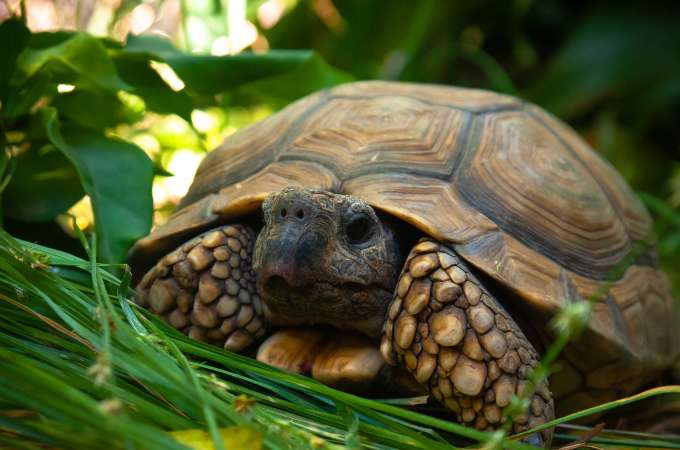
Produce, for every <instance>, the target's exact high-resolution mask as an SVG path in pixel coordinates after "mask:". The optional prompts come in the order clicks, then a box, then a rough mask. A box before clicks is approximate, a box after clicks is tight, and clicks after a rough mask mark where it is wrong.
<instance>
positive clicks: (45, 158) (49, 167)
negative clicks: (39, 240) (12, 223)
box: [3, 145, 85, 222]
mask: <svg viewBox="0 0 680 450" xmlns="http://www.w3.org/2000/svg"><path fill="white" fill-rule="evenodd" d="M16 163H17V167H16V170H15V171H14V175H13V176H12V179H11V181H10V182H9V184H8V185H7V189H6V190H5V192H4V193H3V211H4V214H6V215H7V216H8V217H11V218H12V219H16V220H23V221H27V222H46V221H49V220H52V219H54V218H55V217H56V216H57V215H58V214H61V213H63V212H65V211H66V210H68V209H69V208H70V207H71V206H72V205H73V204H74V203H75V202H77V201H78V200H79V199H80V198H81V197H82V196H83V195H84V194H85V192H84V191H83V188H82V186H81V185H80V179H79V178H78V172H77V171H76V170H75V168H74V167H73V164H71V162H70V161H69V160H68V159H67V158H66V157H65V156H64V154H63V153H62V152H60V151H59V150H57V149H56V148H55V147H53V146H51V145H46V146H44V147H43V148H41V149H31V150H30V151H28V152H26V153H22V154H21V155H19V156H17V158H16Z"/></svg>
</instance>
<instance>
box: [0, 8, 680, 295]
mask: <svg viewBox="0 0 680 450" xmlns="http://www.w3.org/2000/svg"><path fill="white" fill-rule="evenodd" d="M11 16H20V17H21V20H22V21H23V22H24V23H25V24H26V26H27V27H28V28H29V29H30V30H31V31H32V32H33V33H34V34H32V35H31V37H30V38H27V40H26V42H27V44H26V43H24V44H21V42H23V41H22V40H21V39H19V38H18V37H17V36H18V34H17V33H18V32H17V31H16V30H14V31H12V30H9V27H6V33H5V34H4V35H2V33H0V35H2V36H0V45H2V49H1V50H2V51H3V52H5V53H4V55H5V56H3V61H5V62H4V63H0V64H3V65H0V80H2V76H3V70H4V76H6V78H7V80H8V81H7V83H5V90H6V91H7V92H6V96H5V98H4V99H3V97H2V96H1V95H0V99H3V101H2V107H0V108H4V114H5V118H4V119H3V120H2V121H0V124H2V123H3V122H4V124H3V125H2V127H3V128H4V132H5V137H4V141H3V142H0V144H3V145H5V147H6V149H7V151H6V155H9V156H11V157H10V158H6V160H7V161H5V163H3V164H4V166H7V167H9V166H10V165H12V164H10V163H9V162H8V161H11V160H14V164H13V165H14V169H13V175H12V177H11V178H10V177H9V176H6V177H5V178H6V180H7V186H6V189H5V191H4V193H3V218H4V226H5V227H6V228H7V229H8V230H9V231H10V232H12V233H14V234H15V235H17V236H19V237H24V238H28V239H32V240H37V241H39V242H43V243H46V244H49V245H52V246H56V247H58V248H65V249H69V250H71V251H74V252H78V251H79V250H78V247H79V244H78V243H77V241H75V240H74V239H73V238H72V237H70V236H69V233H71V234H72V230H71V227H72V224H71V220H70V219H69V216H67V215H64V213H67V212H68V213H70V214H73V215H75V216H76V217H77V218H78V223H79V225H80V226H81V227H83V228H87V227H91V226H92V224H93V223H94V220H95V219H94V218H93V216H92V209H93V203H96V201H91V200H92V196H93V195H94V196H95V197H97V198H100V200H99V201H100V202H103V200H101V198H106V197H98V195H99V194H100V193H102V192H104V194H106V189H104V188H101V186H99V187H98V186H97V180H99V179H102V178H98V177H106V176H107V175H101V173H105V171H102V170H99V171H97V170H95V168H93V167H91V166H90V167H89V169H87V170H90V169H92V170H90V172H88V171H87V170H86V169H85V167H86V163H85V162H84V160H83V159H82V155H83V154H82V152H81V153H78V151H80V150H82V149H85V148H92V145H95V144H96V145H95V146H97V145H99V146H102V147H106V148H109V147H107V145H109V144H111V145H113V147H115V148H116V149H117V148H118V147H116V146H120V145H122V144H123V143H125V144H130V145H131V146H132V147H126V148H127V149H128V150H130V151H131V150H132V148H137V147H139V148H141V149H142V150H143V151H144V153H146V155H147V156H148V157H149V159H150V160H151V161H152V164H151V165H150V167H152V169H149V170H153V180H154V181H153V205H154V210H155V214H154V217H153V222H154V223H156V224H157V223H161V222H162V221H163V220H165V218H166V217H167V214H168V212H169V211H171V210H172V208H173V207H174V205H175V204H176V203H177V201H178V200H179V199H180V198H181V197H182V196H183V195H184V193H185V192H186V189H187V188H188V186H189V184H190V182H191V179H192V176H193V172H194V170H195V168H196V166H197V165H198V163H199V162H200V160H201V158H202V157H203V156H204V155H205V153H206V152H207V151H209V150H210V149H211V148H213V147H215V146H216V145H218V144H219V143H220V142H221V140H222V139H223V138H224V137H226V136H228V135H229V134H231V133H233V132H234V131H236V130H237V129H238V128H240V127H242V126H244V125H247V124H249V123H251V122H253V121H255V120H258V119H260V118H262V117H265V116H266V115H268V114H270V113H271V112H273V111H275V110H276V109H278V108H280V107H282V106H283V105H284V104H286V103H287V102H289V101H292V100H294V99H295V98H298V97H300V96H302V95H305V94H307V93H309V92H312V91H314V90H316V89H318V88H322V87H325V86H329V85H332V84H336V83H339V82H342V81H347V80H349V79H351V78H354V79H389V80H405V81H418V82H430V83H443V84H453V85H460V86H471V87H479V88H485V89H491V90H494V91H498V92H504V93H509V94H513V95H517V96H519V97H521V98H524V99H527V100H529V101H532V102H535V103H537V104H538V105H540V106H542V107H544V108H546V109H547V110H549V111H551V112H553V113H554V114H556V115H558V116H559V117H561V118H562V119H564V120H566V121H567V122H568V123H569V124H571V125H572V126H574V127H575V128H576V129H577V130H578V131H579V132H580V133H581V134H582V136H584V137H585V138H586V139H587V140H588V141H589V142H590V143H591V145H592V146H593V147H594V148H596V149H597V150H598V151H599V152H601V154H602V155H603V156H604V157H605V158H607V159H608V160H609V161H611V162H612V164H613V165H614V166H615V167H617V168H618V170H619V171H620V172H621V173H622V174H623V175H624V177H625V178H626V179H627V180H628V181H629V182H630V183H631V185H632V186H633V187H634V188H635V190H636V191H637V192H638V193H639V194H640V195H641V196H642V198H643V200H644V201H645V203H646V204H647V206H648V208H649V209H650V210H651V211H652V213H653V215H654V217H655V220H656V230H657V234H658V239H659V251H660V254H661V257H662V260H663V263H664V266H665V267H666V269H667V272H668V273H669V274H670V275H671V277H672V278H673V279H674V282H675V286H676V288H677V287H680V274H678V270H677V269H676V266H677V264H678V263H680V4H678V2H654V3H651V2H648V1H645V2H643V1H625V2H623V1H595V2H569V1H556V0H546V1H540V2H539V1H531V0H510V1H479V0H478V1H472V0H459V1H430V0H419V1H413V0H410V1H368V0H266V1H261V0H260V1H254V0H198V1H189V0H183V1H182V0H151V1H144V2H139V1H129V0H105V1H104V0H101V1H66V0H62V1H58V0H31V1H25V2H18V1H16V0H2V1H0V20H5V19H8V18H10V17H11ZM8 30H9V31H8ZM57 30H62V31H63V30H69V31H70V32H85V33H87V34H86V35H85V36H97V37H99V39H97V40H92V41H87V39H81V41H82V42H80V43H78V45H76V44H74V38H73V36H76V35H78V34H73V33H70V34H64V33H61V34H59V33H58V34H54V33H44V32H54V31H57ZM59 36H61V37H59ZM78 36H80V35H78ZM160 37H164V38H166V39H169V40H170V41H171V42H172V43H173V44H174V46H175V47H176V49H173V48H171V47H169V46H167V44H166V43H165V41H163V40H161V39H160ZM20 41H21V42H20ZM86 41H87V42H86ZM93 42H96V44H95V43H93ZM121 43H124V44H121ZM22 45H23V47H22ZM67 47H68V48H67ZM81 47H82V48H81ZM95 47H96V49H95ZM13 48H15V49H16V50H17V52H21V51H23V52H24V53H23V54H21V53H20V54H19V57H18V58H16V61H17V64H16V65H17V67H16V70H14V72H12V70H13V69H7V67H8V63H7V57H6V55H8V54H12V49H13ZM56 48H59V50H58V51H57V50H55V49H56ZM69 49H71V50H69ZM73 49H75V50H73ZM88 49H89V50H88ZM93 49H95V50H97V49H98V50H97V51H98V52H99V53H97V54H100V56H101V58H102V61H101V64H99V65H98V63H97V64H95V63H93V61H95V60H97V58H98V57H94V56H92V55H93V54H92V53H88V52H91V51H93ZM284 49H292V50H309V49H311V50H314V51H315V52H316V54H318V56H320V58H319V57H318V56H317V55H316V54H309V53H304V52H302V53H296V52H281V51H280V50H284ZM26 52H28V56H26ZM59 52H62V53H59ZM68 52H71V53H68ZM78 52H80V53H78ZM83 52H84V53H83ZM251 52H252V53H251ZM95 53H96V52H95ZM55 55H56V56H55ZM69 55H70V56H69ZM74 55H75V56H74ZM78 55H80V56H78ZM82 55H86V56H82ZM201 55H205V56H201ZM0 56H2V55H0ZM106 58H109V59H110V60H111V61H112V62H113V64H112V65H111V63H110V62H106V61H104V59H106ZM57 59H58V60H59V61H58V62H57V63H54V61H53V60H57ZM36 61H38V62H36ZM45 61H48V62H47V63H45ZM50 61H52V62H50ZM31 64H33V65H31ZM40 64H42V65H40ZM107 64H108V65H107ZM140 64H141V65H140ZM34 66H35V70H33V71H32V72H31V70H32V69H31V67H34ZM38 66H39V67H38ZM109 66H111V67H109ZM55 67H56V68H55ZM95 67H98V68H99V69H101V70H99V72H97V73H95V74H92V73H88V72H89V71H90V70H91V69H93V68H95ZM102 68H103V69H102ZM149 68H151V69H153V70H150V69H149ZM109 72H110V73H109ZM107 76H108V77H109V78H111V79H110V80H109V81H111V80H112V79H113V78H112V77H114V76H115V77H116V79H118V77H120V80H122V81H121V83H118V82H117V81H116V82H114V81H115V80H114V81H111V82H107V83H102V82H96V81H97V80H99V81H101V80H102V79H104V78H106V77H107ZM159 77H160V79H162V80H163V82H164V84H162V83H161V82H160V81H159ZM95 78H96V80H95ZM40 83H43V84H44V85H45V86H51V88H50V89H48V88H45V89H43V90H42V91H41V92H39V93H37V94H35V95H33V96H32V97H31V102H30V104H28V103H27V104H26V105H24V107H23V109H22V108H20V107H19V106H16V107H15V108H10V107H11V106H13V105H15V104H18V103H19V102H17V100H16V99H14V100H12V92H23V91H21V89H23V88H22V86H23V87H24V88H25V87H26V86H30V87H31V89H35V86H38V85H41V84H40ZM117 83H118V84H117ZM0 88H2V83H0ZM0 91H1V89H0ZM22 95H24V94H22ZM25 97H26V96H25V95H24V98H25ZM13 102H14V103H13ZM40 102H42V103H40ZM24 103H26V102H24ZM45 108H54V110H55V111H56V113H55V114H57V113H58V115H59V121H57V120H56V118H55V117H48V116H49V114H46V113H45V111H44V109H45ZM8 109H9V112H8ZM41 109H42V110H43V111H42V112H41V111H40V110H41ZM16 111H19V112H16ZM2 114H3V109H0V119H2ZM38 119H40V120H38ZM38 122H39V123H40V124H42V125H40V126H37V125H36V123H38ZM56 124H59V126H60V127H61V128H59V129H57V128H55V127H57V125H56ZM71 125H72V126H75V127H78V128H77V129H76V131H75V132H70V134H69V126H71ZM36 129H38V130H42V131H35V130H36ZM83 130H88V131H87V133H90V134H87V133H85V135H86V136H87V138H83V136H84V135H83V132H84V131H83ZM92 130H96V133H99V134H96V136H95V135H94V134H92V133H94V132H93V131H92ZM59 131H60V132H61V137H63V141H62V140H60V139H61V138H60V136H59ZM104 139H108V140H106V141H104ZM111 139H113V140H111ZM115 139H119V141H116V140H115ZM38 143H39V145H38ZM93 143H94V144H93ZM102 143H104V144H102ZM62 144H63V145H62ZM100 144H101V145H100ZM54 147H56V148H58V149H59V150H61V152H62V153H58V152H56V153H55V151H54ZM113 147H111V148H113ZM111 148H109V150H111ZM78 149H80V150H78ZM116 149H114V150H112V151H113V152H118V150H116ZM98 151H100V150H98ZM69 152H70V153H69ZM119 153H120V152H119ZM62 154H65V155H66V156H67V158H68V160H69V162H70V164H69V162H63V161H62V160H63V159H64V157H63V155H62ZM99 154H100V153H97V155H99ZM101 154H102V155H103V154H104V153H101ZM45 155H47V156H45ZM50 155H52V156H50ZM78 155H80V157H79V156H78ZM38 157H40V158H38ZM50 158H51V159H50ZM79 158H80V159H79ZM102 158H103V159H102ZM35 160H37V161H39V162H40V163H39V164H38V163H35ZM98 160H99V161H101V160H105V157H104V156H102V157H101V158H99V159H98ZM32 161H33V162H32ZM134 161H135V159H134V157H133V158H131V159H129V160H125V161H123V162H122V163H120V164H121V165H120V168H125V167H128V168H129V167H130V165H135V166H137V165H140V164H142V165H143V164H147V163H146V162H134ZM4 166H3V167H4ZM73 166H75V169H76V170H75V171H74V170H73ZM69 171H70V172H69ZM5 172H6V175H7V174H8V173H9V169H8V170H6V171H5ZM76 172H78V173H76ZM146 173H147V172H144V174H146ZM98 174H99V175H98ZM144 174H140V175H139V176H140V177H145V176H147V175H144ZM148 176H149V177H150V176H151V175H148ZM78 177H80V183H79V182H78ZM88 177H89V178H88ZM88 180H89V181H90V185H88ZM92 180H94V182H92ZM113 184H115V183H113ZM81 185H82V188H81ZM149 186H150V185H149ZM114 187H115V186H114ZM135 189H138V187H134V186H132V187H130V189H129V191H126V192H128V194H129V193H132V192H136V191H135ZM144 189H146V188H144ZM147 190H150V188H149V189H147ZM59 192H61V193H63V192H68V195H61V194H58V193H59ZM137 192H139V191H137ZM84 194H90V195H87V196H85V197H83V195H84ZM109 195H111V192H109ZM117 195H122V196H123V197H125V195H127V194H117ZM139 196H140V198H141V197H143V196H144V194H143V193H140V194H139ZM33 199H35V201H34V200H33ZM40 199H43V202H45V199H46V203H48V204H47V205H42V204H40V203H41V201H40ZM150 201H151V200H150V199H149V202H150ZM38 206H40V207H38ZM132 207H135V208H144V207H145V206H144V202H143V201H140V202H138V204H137V205H129V204H124V205H122V206H121V208H123V209H125V208H128V210H129V209H130V208H132ZM94 210H95V213H96V212H97V210H98V207H97V205H96V204H95V205H94ZM103 214H104V213H103V212H102V213H101V214H100V215H102V217H103ZM142 215H143V214H142ZM99 220H100V222H98V231H99V232H100V234H104V235H107V234H109V235H111V236H114V238H111V239H112V240H113V241H116V239H117V241H116V242H117V244H116V245H117V247H116V246H113V247H111V248H112V250H111V252H110V254H109V255H108V260H109V261H111V262H117V261H119V260H120V259H121V255H123V253H124V252H123V250H124V249H125V247H126V246H128V245H129V244H130V243H131V242H132V241H134V239H135V238H136V237H138V236H139V235H140V234H143V232H144V230H145V229H148V226H149V225H150V223H147V222H150V221H151V219H150V218H149V220H148V221H146V222H145V221H144V220H142V221H141V222H140V223H139V224H138V225H136V227H134V229H130V230H127V231H126V234H125V233H124V235H121V233H120V228H119V224H116V225H115V226H113V225H111V224H110V223H109V222H102V221H103V220H104V219H103V218H101V217H100V219H99ZM112 220H114V219H112ZM99 223H103V225H102V226H101V230H99V228H100V227H99ZM107 226H108V227H109V228H110V230H111V231H107V230H106V227H107ZM116 233H118V235H116ZM105 259H106V258H105Z"/></svg>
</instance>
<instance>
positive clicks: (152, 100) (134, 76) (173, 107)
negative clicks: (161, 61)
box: [114, 55, 193, 122]
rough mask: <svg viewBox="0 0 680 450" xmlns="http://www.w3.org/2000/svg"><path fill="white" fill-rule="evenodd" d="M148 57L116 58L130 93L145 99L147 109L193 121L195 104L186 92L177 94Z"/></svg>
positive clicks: (124, 56)
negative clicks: (192, 112)
mask: <svg viewBox="0 0 680 450" xmlns="http://www.w3.org/2000/svg"><path fill="white" fill-rule="evenodd" d="M150 61H151V60H150V59H149V57H148V55H118V56H116V57H115V58H114V63H115V65H116V69H117V70H118V73H119V74H120V76H121V78H122V79H123V80H124V81H125V82H126V83H128V84H129V85H131V86H132V87H133V89H132V90H131V91H130V92H131V93H133V94H136V95H138V96H140V97H142V98H143V99H144V101H145V102H146V105H147V108H148V109H149V110H151V111H155V112H157V113H160V114H177V115H178V116H180V117H182V118H183V119H185V120H186V121H188V122H190V121H191V111H192V110H193V102H192V100H191V98H190V97H189V96H188V95H187V93H186V92H185V91H183V90H182V91H179V92H175V91H173V90H172V89H170V87H169V86H168V85H167V84H166V83H165V81H163V79H162V78H161V77H160V76H159V75H158V73H157V72H156V71H155V70H153V69H152V68H151V66H150V64H149V63H150Z"/></svg>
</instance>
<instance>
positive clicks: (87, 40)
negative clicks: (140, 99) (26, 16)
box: [17, 33, 130, 92]
mask: <svg viewBox="0 0 680 450" xmlns="http://www.w3.org/2000/svg"><path fill="white" fill-rule="evenodd" d="M50 37H54V38H55V39H54V40H55V41H56V42H57V44H56V45H52V46H47V47H44V46H43V45H42V44H44V42H45V41H47V42H52V41H51V40H50V39H48V38H50ZM57 37H58V39H57ZM36 42H37V43H36ZM38 44H40V45H38ZM17 65H18V68H19V69H20V70H21V71H22V79H21V81H26V80H28V79H30V78H31V77H32V76H33V75H35V74H36V73H38V72H39V71H41V70H46V71H47V72H48V73H49V74H50V75H51V76H52V78H53V80H54V81H55V82H60V83H72V84H74V85H76V86H78V87H82V88H85V89H89V90H92V91H97V90H102V91H107V92H116V91H118V90H120V89H123V90H126V89H130V86H128V85H127V84H125V83H124V82H123V81H122V80H121V79H120V78H119V77H118V74H117V72H116V68H115V66H114V64H113V62H112V61H111V58H110V57H109V55H108V53H107V50H106V47H104V45H103V44H102V43H101V42H100V41H99V40H98V39H96V38H94V37H92V36H90V35H87V34H84V33H78V34H73V35H63V34H58V35H57V36H54V35H52V34H48V33H45V34H40V35H34V39H33V40H32V41H31V45H30V46H29V48H28V49H27V50H26V51H25V52H23V53H22V54H21V55H20V57H19V58H18V60H17Z"/></svg>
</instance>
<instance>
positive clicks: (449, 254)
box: [380, 239, 554, 445]
mask: <svg viewBox="0 0 680 450" xmlns="http://www.w3.org/2000/svg"><path fill="white" fill-rule="evenodd" d="M380 350H381V353H382V355H383V357H384V358H385V360H386V361H387V362H388V363H390V364H400V365H402V366H404V367H406V369H407V370H408V371H410V372H411V373H412V374H413V375H414V376H415V378H416V380H417V381H418V382H419V383H421V384H422V385H424V386H426V387H427V389H428V390H429V392H430V394H431V395H432V396H433V397H434V398H436V399H437V400H439V401H440V402H441V403H443V404H444V405H445V406H446V407H447V408H449V409H450V410H452V411H453V412H455V413H456V415H457V418H458V421H459V422H461V423H464V424H466V425H469V426H473V427H475V428H477V429H481V430H493V429H497V428H499V427H500V426H501V425H502V424H503V423H504V422H505V421H506V420H507V417H506V415H505V412H504V408H505V407H506V406H508V405H509V404H510V402H511V400H512V398H513V396H516V395H519V394H520V393H521V392H523V390H524V389H525V387H526V386H527V384H528V377H529V375H530V373H531V371H532V369H533V368H534V367H536V366H537V365H538V358H539V356H538V354H537V352H536V351H535V350H534V348H533V346H532V345H531V343H530V342H529V341H528V340H527V338H526V337H525V336H524V334H523V333H522V331H521V330H520V328H519V327H518V326H517V324H516V323H515V322H514V320H512V318H511V317H510V315H509V314H508V313H507V312H506V311H505V310H504V308H503V307H502V306H501V304H500V303H499V302H498V301H497V300H496V299H495V298H494V297H493V296H492V295H491V294H490V293H489V292H488V291H487V290H486V289H485V288H484V286H482V284H481V283H480V282H479V281H478V280H477V278H476V277H475V276H474V275H473V274H472V273H471V272H470V270H469V269H468V267H467V265H466V264H465V263H464V261H462V260H461V259H460V258H459V257H458V256H456V254H455V252H453V251H452V250H450V249H448V248H447V247H445V246H443V245H440V244H439V243H437V242H435V241H432V240H430V239H422V240H421V241H420V242H419V243H418V244H417V245H416V246H415V247H414V248H413V249H412V250H411V253H410V255H409V257H408V258H407V260H406V264H405V266H404V269H403V271H402V274H401V278H400V280H399V283H398V285H397V289H396V292H395V295H394V299H393V300H392V302H391V304H390V307H389V310H388V317H387V320H386V322H385V325H384V329H383V338H382V342H381V346H380ZM525 395H526V394H525ZM526 398H527V399H528V400H529V407H528V409H527V410H526V411H525V412H524V413H523V414H520V415H518V416H517V417H515V419H514V422H513V423H512V424H511V429H512V431H513V432H521V431H525V430H527V429H529V428H532V427H534V426H537V425H540V424H542V423H545V422H546V421H548V420H551V419H552V417H553V415H554V412H553V408H554V406H553V400H552V396H551V393H550V391H549V389H548V385H547V382H546V381H543V382H542V383H541V384H539V385H538V386H537V389H535V391H534V392H532V393H530V395H528V396H527V397H526ZM551 435H552V430H546V431H543V432H542V433H541V436H540V438H541V439H542V443H543V444H544V445H545V444H548V443H549V442H550V438H551Z"/></svg>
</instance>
